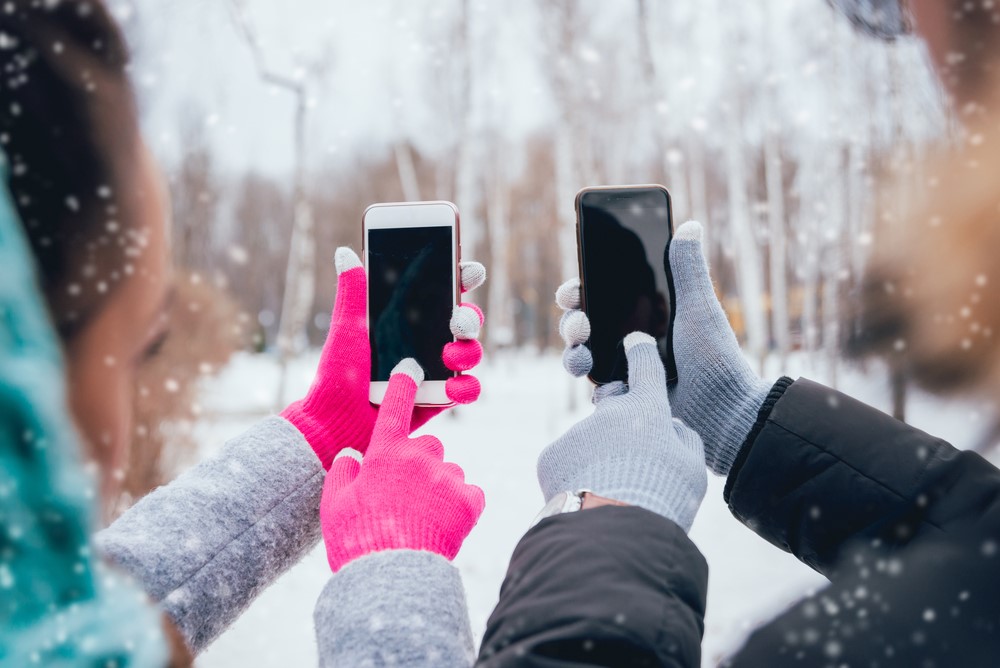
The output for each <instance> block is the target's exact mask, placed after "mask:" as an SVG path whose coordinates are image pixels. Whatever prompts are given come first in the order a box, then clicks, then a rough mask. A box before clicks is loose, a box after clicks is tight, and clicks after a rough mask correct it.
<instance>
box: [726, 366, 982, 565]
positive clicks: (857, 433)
mask: <svg viewBox="0 0 1000 668" xmlns="http://www.w3.org/2000/svg"><path fill="white" fill-rule="evenodd" d="M762 418H763V419H762V420H761V424H760V425H759V427H760V428H759V430H758V432H757V435H756V438H754V440H753V442H748V443H747V444H745V445H744V451H743V452H741V453H740V457H739V458H738V460H737V463H736V464H737V465H736V466H734V467H733V470H732V471H730V474H729V480H728V481H727V495H726V496H727V498H726V500H727V501H728V503H729V508H730V510H732V512H733V514H734V515H735V516H736V517H737V518H738V519H739V520H741V521H742V522H743V523H744V524H746V525H747V526H749V527H750V528H751V529H753V530H754V531H755V532H757V533H758V534H759V535H760V536H762V537H763V538H765V539H767V540H768V541H770V542H771V543H773V544H774V545H777V546H778V547H780V548H782V549H783V550H786V551H788V552H791V553H792V554H794V555H795V556H796V557H798V558H799V559H801V560H802V561H803V562H805V563H806V564H808V565H810V566H812V567H813V568H814V569H816V570H817V571H819V572H820V573H823V574H824V575H827V576H828V577H830V576H832V575H833V574H834V572H835V570H836V568H837V566H838V564H840V563H841V562H842V558H841V557H842V555H843V553H844V551H845V550H846V549H848V548H849V547H850V546H852V545H854V544H855V543H858V542H866V543H869V544H872V545H873V546H875V547H879V546H881V547H883V548H885V549H886V550H888V551H889V552H892V551H894V550H896V549H899V548H902V547H906V546H908V545H910V544H911V543H912V542H913V541H918V540H920V539H923V538H925V537H931V536H934V535H942V534H949V533H954V532H958V531H965V530H973V529H975V528H976V527H979V528H982V529H993V530H1000V471H998V470H997V469H996V467H994V466H993V465H991V464H990V463H989V462H987V461H986V460H984V459H983V458H982V457H980V456H979V455H978V454H976V453H973V452H962V451H959V450H956V449H955V448H953V447H952V446H950V445H949V444H947V443H945V442H944V441H942V440H941V439H938V438H934V437H932V436H929V435H928V434H926V433H924V432H922V431H920V430H919V429H915V428H913V427H910V426H909V425H907V424H904V423H902V422H899V421H898V420H895V419H893V418H891V417H889V416H888V415H886V414H884V413H882V412H880V411H878V410H875V409H874V408H871V407H870V406H866V405H865V404H862V403H861V402H859V401H856V400H854V399H851V398H850V397H848V396H846V395H844V394H841V393H840V392H837V391H835V390H831V389H829V388H827V387H824V386H822V385H819V384H817V383H813V382H811V381H808V380H801V379H800V380H798V381H796V382H795V383H793V384H791V385H790V386H788V388H787V389H786V390H785V392H784V393H783V395H782V396H781V398H780V399H779V400H778V401H777V402H776V403H775V405H774V407H773V408H772V409H771V411H770V413H769V414H768V415H767V416H762Z"/></svg>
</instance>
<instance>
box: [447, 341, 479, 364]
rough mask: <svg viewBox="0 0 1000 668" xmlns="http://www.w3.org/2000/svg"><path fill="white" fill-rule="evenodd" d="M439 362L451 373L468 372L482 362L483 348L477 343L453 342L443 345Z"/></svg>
mask: <svg viewBox="0 0 1000 668" xmlns="http://www.w3.org/2000/svg"><path fill="white" fill-rule="evenodd" d="M441 361H443V362H444V365H445V366H446V367H448V368H449V369H451V370H452V371H468V370H469V369H472V368H473V367H475V366H476V365H477V364H479V363H480V362H482V361H483V346H482V344H481V343H479V341H476V340H475V339H471V340H468V341H453V342H451V343H448V344H445V347H444V351H443V352H442V353H441Z"/></svg>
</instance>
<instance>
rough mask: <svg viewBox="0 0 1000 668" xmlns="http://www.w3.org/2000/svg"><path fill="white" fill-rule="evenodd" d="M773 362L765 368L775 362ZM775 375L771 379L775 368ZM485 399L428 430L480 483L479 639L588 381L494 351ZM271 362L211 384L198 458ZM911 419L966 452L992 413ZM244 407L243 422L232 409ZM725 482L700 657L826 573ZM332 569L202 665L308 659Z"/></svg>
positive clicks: (309, 369)
mask: <svg viewBox="0 0 1000 668" xmlns="http://www.w3.org/2000/svg"><path fill="white" fill-rule="evenodd" d="M315 362H316V356H315V355H308V356H305V357H303V358H301V359H299V360H297V361H296V362H295V363H294V364H293V365H292V368H291V371H290V382H289V388H288V389H289V392H288V399H294V398H298V397H299V396H301V394H303V393H304V391H305V389H306V388H307V387H308V384H309V382H310V380H311V378H312V373H313V369H314V368H315ZM768 366H769V367H770V366H771V365H768ZM785 371H786V373H788V374H789V375H792V376H793V377H795V376H797V375H799V374H801V375H804V376H808V377H810V378H813V379H816V380H820V381H824V380H826V377H827V375H828V374H827V373H825V372H824V369H823V368H822V367H820V368H810V366H809V365H808V364H807V363H806V362H805V360H803V359H801V358H798V359H793V360H792V361H791V362H790V364H789V368H788V369H786V370H785ZM768 372H769V374H768V375H767V377H769V378H770V377H773V378H777V376H778V375H779V373H778V370H777V369H770V368H768ZM477 374H478V375H479V377H480V379H481V380H482V381H483V394H482V397H481V399H480V400H479V401H478V402H477V403H476V404H474V405H472V406H468V407H463V408H461V409H459V410H455V411H452V412H451V413H450V414H446V415H443V416H440V417H438V418H436V419H435V420H433V421H432V422H431V424H430V425H428V426H427V427H425V428H424V430H423V431H425V432H428V431H429V432H430V433H433V434H435V435H436V436H438V437H440V438H441V440H442V441H443V442H444V444H445V448H446V453H447V454H446V457H447V458H448V459H449V460H451V461H455V462H457V463H458V464H460V465H461V466H462V467H463V468H464V469H465V472H466V478H467V480H468V481H469V482H471V483H474V484H477V485H479V486H480V487H482V488H483V490H484V491H485V492H486V498H487V504H486V511H485V513H484V514H483V517H482V519H481V520H480V522H479V525H478V526H477V527H476V528H475V530H474V531H473V532H472V535H471V536H469V538H468V540H467V541H466V542H465V545H464V547H463V548H462V552H461V554H460V555H459V556H458V558H457V559H456V560H455V563H456V565H457V566H458V567H459V568H460V569H461V571H462V576H463V578H464V582H465V587H466V590H467V593H468V600H469V611H470V614H471V616H472V626H473V630H474V631H475V632H476V633H477V634H482V632H483V629H484V627H485V624H486V620H487V618H488V617H489V614H490V611H491V610H492V608H493V605H494V604H495V602H496V598H497V593H498V591H499V588H500V583H501V581H502V580H503V576H504V573H505V570H506V567H507V561H508V559H509V557H510V554H511V552H512V550H513V549H514V546H515V545H516V544H517V541H518V539H519V538H520V537H521V535H522V534H523V532H524V531H525V529H526V528H527V526H528V524H529V523H530V521H531V520H532V518H533V517H534V515H535V514H536V513H537V512H538V510H539V508H540V507H541V505H542V497H541V493H540V492H539V490H538V485H537V482H536V479H535V460H536V458H537V456H538V453H539V452H540V451H541V450H542V448H544V447H545V445H546V444H548V443H549V442H550V441H552V440H553V439H555V438H556V437H558V436H559V435H560V434H561V433H562V431H563V430H565V429H566V428H568V427H569V426H570V425H571V424H572V423H573V422H574V421H575V420H577V419H579V418H580V417H582V416H583V415H585V414H587V412H589V411H590V410H591V407H590V402H589V394H590V386H589V384H588V383H587V382H586V381H584V380H573V379H570V378H569V377H568V376H567V375H566V374H565V372H564V371H563V370H562V366H561V365H560V362H559V358H558V356H557V355H552V354H545V355H534V354H530V353H523V352H522V353H516V354H500V355H493V356H490V357H489V358H488V361H487V362H485V363H484V364H483V366H482V367H481V368H479V369H478V370H477ZM276 380H277V369H276V366H275V364H274V362H273V360H272V359H270V358H269V357H266V356H250V355H240V356H238V357H237V358H235V359H234V361H233V362H232V363H231V364H230V366H229V367H228V368H227V369H225V370H224V372H223V373H222V375H221V376H220V377H219V378H217V379H215V380H213V381H212V382H211V383H209V384H207V385H206V387H205V388H204V391H203V406H204V407H205V409H206V413H207V414H208V415H216V416H217V417H215V418H211V419H206V420H205V421H204V424H203V425H201V427H200V432H199V438H200V440H201V442H202V443H203V444H204V448H203V454H204V456H210V455H211V454H213V453H214V452H215V451H216V450H217V449H218V448H219V447H220V446H221V444H222V443H223V442H224V441H225V439H227V438H229V437H231V436H234V435H236V434H238V433H239V432H240V431H241V430H243V429H245V428H246V427H247V426H249V424H251V423H252V422H253V421H254V420H256V419H257V418H258V417H259V416H262V415H264V414H266V412H267V411H268V410H269V408H270V407H272V404H273V401H274V388H275V387H276V384H277V383H276ZM839 380H840V382H839V387H840V388H841V389H843V390H845V391H847V392H848V393H849V394H851V395H853V396H856V397H858V398H859V399H862V400H864V401H866V402H868V403H871V404H873V405H875V406H878V407H880V408H885V407H886V406H887V405H888V392H887V389H886V384H885V381H884V374H879V373H877V370H873V372H872V373H870V374H869V375H865V374H862V373H860V372H857V371H850V370H845V369H844V368H843V367H841V369H840V373H839ZM909 413H910V415H909V418H910V422H911V423H912V424H914V425H916V426H918V427H920V428H922V429H925V430H927V431H929V432H931V433H934V434H936V435H939V436H942V437H943V438H946V439H948V440H950V441H951V442H953V443H954V444H955V445H957V446H959V447H969V446H972V445H973V444H975V443H976V441H977V439H978V438H979V437H980V436H981V434H982V432H983V431H984V429H985V427H986V425H987V424H988V423H989V421H990V414H989V413H988V412H987V410H986V409H985V408H983V407H979V406H977V405H975V404H972V403H969V402H942V401H941V400H939V399H936V398H931V397H927V396H924V395H914V396H913V397H911V401H910V404H909ZM234 415H236V417H234ZM723 483H724V481H723V480H722V479H719V478H715V477H713V476H710V480H709V488H708V495H707V496H706V498H705V502H704V504H703V505H702V507H701V511H700V513H699V515H698V518H697V520H696V521H695V524H694V527H693V529H692V530H691V537H692V539H693V540H694V541H695V543H697V545H698V547H699V548H700V549H701V551H702V552H703V553H704V555H705V557H706V558H707V560H708V563H709V566H710V573H711V575H710V580H709V595H708V614H707V618H706V620H705V640H704V643H703V647H704V654H703V656H704V659H703V665H704V666H715V665H716V664H717V663H718V661H719V660H720V659H721V658H722V657H723V656H725V655H726V654H727V653H729V652H731V651H732V650H733V649H735V648H737V647H738V646H739V644H740V643H741V641H742V639H743V638H744V637H745V636H746V634H747V633H748V631H749V630H751V629H752V628H753V627H754V626H756V625H757V624H759V623H761V622H762V621H765V620H767V619H768V618H769V617H770V616H772V615H773V614H775V613H776V612H778V611H780V610H781V609H782V608H783V607H784V606H786V605H788V604H789V603H790V602H792V601H793V600H795V599H796V598H798V597H799V596H800V595H802V593H803V592H805V591H807V590H809V589H810V588H816V587H820V586H822V584H823V579H822V578H821V577H819V576H818V575H816V574H815V573H814V572H812V571H811V570H810V569H809V568H807V567H806V566H804V565H802V564H801V563H799V562H798V561H797V560H795V559H794V558H792V557H790V556H789V555H787V554H785V553H783V552H781V551H779V550H778V549H776V548H774V547H772V546H771V545H769V544H768V543H766V542H764V541H763V540H762V539H760V538H759V537H757V536H756V535H755V534H753V533H752V532H751V531H750V530H748V529H747V528H746V527H744V526H743V525H742V524H740V523H739V522H738V521H736V520H735V519H734V518H733V517H732V515H731V514H730V513H729V511H728V509H727V508H726V506H725V503H723V500H722V489H723ZM328 577H329V569H328V566H327V563H326V555H325V553H324V548H323V545H322V544H320V545H318V546H317V547H316V549H315V550H313V551H312V552H311V553H310V554H309V555H308V556H307V557H306V558H305V559H304V560H303V561H302V562H301V563H300V564H298V565H297V566H295V567H294V568H292V569H291V570H290V571H289V572H288V573H286V574H285V575H284V576H283V577H282V578H281V579H279V580H278V581H277V582H276V583H275V584H274V585H273V586H272V587H271V588H270V589H268V590H267V591H266V592H264V594H262V595H261V596H260V598H259V599H258V600H257V601H256V602H255V603H254V604H253V605H252V606H251V607H250V609H249V610H248V611H247V612H246V613H245V614H244V615H243V616H242V618H241V619H240V620H239V621H238V622H237V623H236V624H235V625H234V626H233V627H232V628H231V629H230V630H229V631H228V632H227V633H225V634H224V635H223V636H222V637H221V638H220V639H219V640H218V641H217V642H216V643H215V644H214V645H213V646H212V647H210V648H209V649H208V650H207V651H206V652H205V653H204V654H203V655H202V656H201V657H200V658H199V660H198V665H199V666H202V667H203V668H229V667H234V666H255V667H261V668H265V667H269V666H281V667H285V666H314V665H316V662H317V660H316V648H315V640H314V631H313V625H312V609H313V604H314V602H315V600H316V597H317V596H318V594H319V592H320V589H321V588H322V587H323V585H324V584H325V583H326V581H327V578H328Z"/></svg>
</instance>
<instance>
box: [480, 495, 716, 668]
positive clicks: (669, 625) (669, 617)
mask: <svg viewBox="0 0 1000 668" xmlns="http://www.w3.org/2000/svg"><path fill="white" fill-rule="evenodd" d="M707 580H708V566H707V564H706V563H705V559H704V558H703V557H702V556H701V553H700V552H698V549H697V548H696V547H695V546H694V544H693V543H692V542H691V541H690V540H689V539H688V537H687V535H686V534H685V533H684V532H683V531H682V530H681V529H680V528H679V527H678V526H677V525H676V524H674V523H673V522H670V521H669V520H666V519H664V518H663V517H661V516H659V515H656V514H655V513H651V512H649V511H647V510H644V509H642V508H636V507H616V506H606V507H601V508H595V509H593V510H585V511H580V512H576V513H569V514H565V515H558V516H556V517H552V518H548V519H545V520H543V521H542V522H540V523H539V524H538V525H537V526H535V527H534V528H532V529H531V530H530V531H529V532H528V533H527V534H525V536H524V538H523V539H522V540H521V542H520V543H519V544H518V546H517V548H516V549H515V550H514V555H513V557H512V558H511V562H510V568H509V569H508V571H507V577H506V578H505V580H504V583H503V586H502V588H501V590H500V602H499V603H498V604H497V607H496V609H495V610H494V612H493V615H492V616H491V617H490V620H489V623H488V625H487V628H486V634H485V637H484V638H483V644H482V648H481V651H480V656H479V661H478V663H477V664H476V665H478V666H483V667H490V668H494V667H497V666H519V667H527V666H538V667H546V668H548V667H553V668H554V667H559V668H566V667H569V666H621V667H628V666H669V667H678V668H679V667H681V666H684V667H690V668H696V667H697V666H699V665H700V660H701V659H700V657H701V636H702V631H703V618H704V614H705V596H706V587H707Z"/></svg>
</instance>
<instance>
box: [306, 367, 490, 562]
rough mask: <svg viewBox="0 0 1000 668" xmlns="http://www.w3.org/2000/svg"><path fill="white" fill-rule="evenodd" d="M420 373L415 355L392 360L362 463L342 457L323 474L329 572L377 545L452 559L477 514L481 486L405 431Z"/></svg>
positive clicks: (424, 439) (434, 444)
mask: <svg viewBox="0 0 1000 668" xmlns="http://www.w3.org/2000/svg"><path fill="white" fill-rule="evenodd" d="M423 379H424V372H423V370H422V369H421V368H420V365H419V364H417V362H416V360H414V359H412V358H407V359H405V360H403V361H402V362H400V363H399V364H397V365H396V368H395V369H393V370H392V375H391V376H390V378H389V388H388V390H387V391H386V394H385V400H384V401H383V402H382V408H381V410H380V411H379V414H378V420H376V422H375V432H374V434H373V435H372V441H371V444H370V445H369V446H368V452H367V454H365V459H364V462H363V463H361V464H359V463H358V461H357V460H356V459H354V458H353V457H346V456H345V457H341V458H339V459H337V460H336V461H334V462H333V466H331V467H330V472H329V473H327V474H326V481H325V483H324V484H323V498H322V499H321V500H320V506H319V516H320V524H321V525H322V527H323V540H324V542H325V543H326V555H327V558H328V559H329V561H330V568H332V569H333V572H334V573H336V572H337V571H338V570H340V569H341V568H342V567H343V566H344V565H345V564H347V563H348V562H350V561H353V560H354V559H357V558H359V557H363V556H365V555H366V554H371V553H372V552H380V551H382V550H426V551H428V552H434V553H435V554H440V555H441V556H443V557H446V558H448V559H454V558H455V555H456V554H458V550H459V548H461V547H462V541H464V540H465V537H466V536H468V535H469V533H470V532H471V531H472V527H474V526H476V522H478V521H479V516H480V515H482V514H483V508H485V507H486V498H485V497H484V496H483V490H481V489H479V488H478V487H476V486H475V485H467V484H465V474H464V473H463V472H462V469H461V467H459V466H458V464H451V463H445V461H444V446H442V445H441V441H439V440H438V439H437V438H435V437H433V436H418V437H417V438H414V439H411V438H409V433H410V431H411V428H412V419H411V416H412V415H413V401H414V398H415V397H416V394H417V386H418V385H419V384H420V383H421V382H422V381H423Z"/></svg>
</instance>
